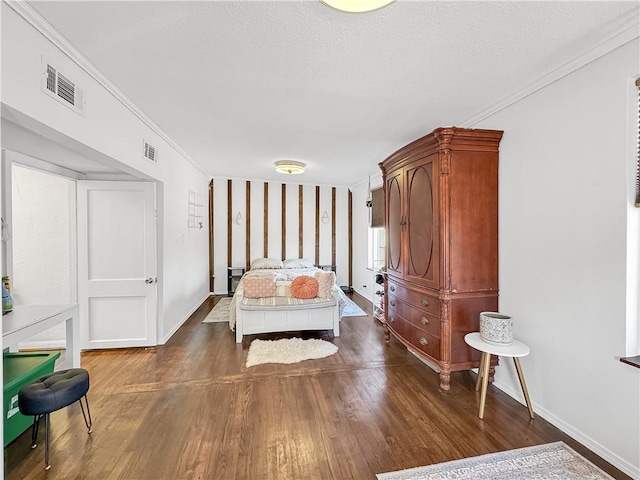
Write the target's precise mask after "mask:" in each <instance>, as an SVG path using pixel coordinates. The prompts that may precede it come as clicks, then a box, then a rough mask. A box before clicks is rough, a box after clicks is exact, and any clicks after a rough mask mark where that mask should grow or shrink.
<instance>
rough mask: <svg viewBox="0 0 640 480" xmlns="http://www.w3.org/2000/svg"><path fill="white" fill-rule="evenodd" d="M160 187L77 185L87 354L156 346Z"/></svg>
mask: <svg viewBox="0 0 640 480" xmlns="http://www.w3.org/2000/svg"><path fill="white" fill-rule="evenodd" d="M155 215H156V209H155V184H154V183H149V182H110V181H78V274H79V275H78V277H79V278H78V300H79V302H80V338H81V343H82V348H83V349H96V348H120V347H140V346H151V345H156V344H157V318H156V317H157V300H156V299H157V291H156V290H157V278H156V268H157V266H156V221H155Z"/></svg>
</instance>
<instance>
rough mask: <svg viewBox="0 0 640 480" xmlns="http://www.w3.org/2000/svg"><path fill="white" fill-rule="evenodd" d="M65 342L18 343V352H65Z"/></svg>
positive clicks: (39, 341)
mask: <svg viewBox="0 0 640 480" xmlns="http://www.w3.org/2000/svg"><path fill="white" fill-rule="evenodd" d="M66 348H67V342H66V341H65V339H64V338H63V339H62V340H38V341H33V342H20V343H19V344H18V349H19V350H65V349H66Z"/></svg>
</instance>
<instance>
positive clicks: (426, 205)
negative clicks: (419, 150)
mask: <svg viewBox="0 0 640 480" xmlns="http://www.w3.org/2000/svg"><path fill="white" fill-rule="evenodd" d="M431 158H433V157H431ZM405 178H406V193H407V204H406V209H405V210H406V212H407V214H406V225H405V231H406V239H407V254H406V255H405V262H406V268H405V278H406V279H407V280H408V281H411V282H415V283H419V284H421V285H425V286H429V287H433V288H437V287H438V284H439V261H438V210H437V198H438V197H437V190H438V188H437V184H436V183H435V181H437V178H438V176H437V172H436V171H435V169H434V162H433V161H432V160H431V159H425V160H420V161H418V162H416V163H414V164H411V165H409V166H408V167H407V170H406V177H405ZM434 179H435V181H434Z"/></svg>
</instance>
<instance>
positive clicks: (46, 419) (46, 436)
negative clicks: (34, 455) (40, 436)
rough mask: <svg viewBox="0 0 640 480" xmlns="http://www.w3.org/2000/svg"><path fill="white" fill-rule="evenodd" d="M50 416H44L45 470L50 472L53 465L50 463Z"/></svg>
mask: <svg viewBox="0 0 640 480" xmlns="http://www.w3.org/2000/svg"><path fill="white" fill-rule="evenodd" d="M49 415H50V414H48V413H47V414H45V416H44V469H45V470H49V469H50V468H51V464H50V463H49V430H50V428H49V427H50V426H51V419H50V418H49Z"/></svg>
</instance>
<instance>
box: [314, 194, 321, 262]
mask: <svg viewBox="0 0 640 480" xmlns="http://www.w3.org/2000/svg"><path fill="white" fill-rule="evenodd" d="M315 260H316V261H315V265H320V187H319V186H317V185H316V259H315Z"/></svg>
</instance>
